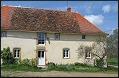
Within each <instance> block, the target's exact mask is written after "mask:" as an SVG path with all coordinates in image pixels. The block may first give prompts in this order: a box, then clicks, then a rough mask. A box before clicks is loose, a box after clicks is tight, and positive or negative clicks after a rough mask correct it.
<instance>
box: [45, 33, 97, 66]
mask: <svg viewBox="0 0 119 78" xmlns="http://www.w3.org/2000/svg"><path fill="white" fill-rule="evenodd" d="M47 37H49V41H50V44H49V43H48V41H47V43H46V50H47V55H46V57H47V59H48V61H47V62H54V63H57V64H61V63H63V64H67V63H75V62H80V63H84V61H85V60H84V59H85V57H84V58H80V59H78V56H77V49H78V47H79V44H83V45H91V44H92V43H93V42H94V40H95V36H86V39H85V40H82V35H78V34H60V40H55V39H54V34H53V33H49V34H47ZM63 48H69V49H70V58H69V59H63Z"/></svg>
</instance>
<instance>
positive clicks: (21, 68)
mask: <svg viewBox="0 0 119 78" xmlns="http://www.w3.org/2000/svg"><path fill="white" fill-rule="evenodd" d="M1 70H3V71H4V70H5V71H33V72H41V71H42V72H43V70H41V69H40V68H37V67H32V66H25V65H20V64H17V65H2V67H1Z"/></svg>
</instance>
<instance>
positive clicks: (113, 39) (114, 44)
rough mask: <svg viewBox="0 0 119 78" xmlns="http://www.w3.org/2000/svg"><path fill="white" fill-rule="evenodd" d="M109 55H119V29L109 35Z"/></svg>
mask: <svg viewBox="0 0 119 78" xmlns="http://www.w3.org/2000/svg"><path fill="white" fill-rule="evenodd" d="M107 48H108V57H112V58H113V57H118V29H115V30H114V31H113V34H111V35H110V36H109V37H107Z"/></svg>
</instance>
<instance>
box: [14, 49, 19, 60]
mask: <svg viewBox="0 0 119 78" xmlns="http://www.w3.org/2000/svg"><path fill="white" fill-rule="evenodd" d="M14 57H15V58H19V57H20V49H16V48H15V49H14Z"/></svg>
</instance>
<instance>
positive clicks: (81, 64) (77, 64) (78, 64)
mask: <svg viewBox="0 0 119 78" xmlns="http://www.w3.org/2000/svg"><path fill="white" fill-rule="evenodd" d="M74 65H75V66H86V64H83V63H78V62H75V63H74Z"/></svg>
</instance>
